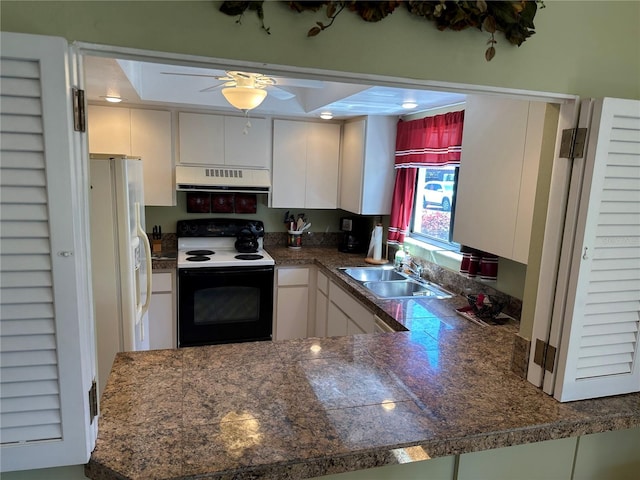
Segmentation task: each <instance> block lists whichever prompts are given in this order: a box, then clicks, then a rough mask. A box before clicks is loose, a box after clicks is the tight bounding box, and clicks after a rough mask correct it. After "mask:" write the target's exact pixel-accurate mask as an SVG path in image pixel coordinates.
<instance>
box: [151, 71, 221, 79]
mask: <svg viewBox="0 0 640 480" xmlns="http://www.w3.org/2000/svg"><path fill="white" fill-rule="evenodd" d="M160 73H161V74H162V75H180V76H182V77H208V78H218V77H219V76H220V75H205V74H201V73H178V72H160Z"/></svg>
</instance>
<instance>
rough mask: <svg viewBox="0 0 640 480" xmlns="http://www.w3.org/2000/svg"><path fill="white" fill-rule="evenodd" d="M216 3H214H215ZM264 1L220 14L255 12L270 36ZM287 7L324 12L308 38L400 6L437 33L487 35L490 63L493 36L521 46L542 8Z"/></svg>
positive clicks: (455, 4)
mask: <svg viewBox="0 0 640 480" xmlns="http://www.w3.org/2000/svg"><path fill="white" fill-rule="evenodd" d="M216 3H217V2H216ZM263 3H264V1H224V2H222V5H221V6H220V11H221V12H222V13H225V14H227V15H231V16H237V17H238V20H237V21H236V22H237V23H241V20H242V15H243V14H244V13H245V12H246V11H247V10H249V11H255V12H256V14H257V15H258V18H259V19H260V21H261V22H262V28H263V29H264V30H265V32H267V33H270V32H269V28H268V27H266V26H265V25H264V10H263V8H262V7H263ZM279 3H284V4H287V5H288V6H289V8H290V9H292V10H293V11H296V12H303V11H305V10H311V11H318V10H321V9H324V11H325V15H326V17H327V18H328V19H329V21H328V22H327V23H325V22H316V24H315V25H314V26H313V27H311V29H309V31H308V32H307V36H309V37H314V36H316V35H318V34H319V33H320V32H322V31H323V30H326V29H327V28H329V27H330V26H331V25H332V24H333V22H334V21H335V19H336V17H337V16H338V15H340V13H342V12H343V11H345V10H347V11H350V12H353V13H355V14H357V15H358V16H360V18H362V19H363V20H365V21H367V22H379V21H380V20H382V19H383V18H385V17H386V16H388V15H390V14H391V13H393V11H394V10H395V9H396V8H397V7H400V6H404V7H405V8H407V10H408V11H409V12H410V13H411V14H412V15H416V16H418V17H422V18H424V19H426V20H429V21H432V22H435V24H436V28H437V29H438V30H447V29H450V30H454V31H458V30H464V29H465V28H469V27H474V28H477V29H478V30H480V31H485V32H487V33H489V34H490V37H489V40H488V41H487V44H488V45H489V46H488V47H487V50H486V52H485V58H486V60H487V61H490V60H491V59H492V58H493V57H494V56H495V54H496V49H495V44H496V43H497V42H498V41H497V40H496V39H495V33H496V32H502V33H503V34H504V36H505V37H506V39H507V40H508V41H509V43H511V44H512V45H518V46H520V45H522V43H523V42H524V41H525V40H526V39H527V38H529V37H530V36H531V35H533V34H534V33H535V30H534V28H535V27H534V25H533V19H534V17H535V16H536V12H537V4H538V3H539V4H540V8H544V6H545V5H544V3H543V2H542V1H541V0H516V1H486V0H468V1H464V0H436V1H419V0H396V1H366V0H347V1H345V0H342V1H336V0H325V1H296V2H290V1H289V2H279Z"/></svg>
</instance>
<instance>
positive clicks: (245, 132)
mask: <svg viewBox="0 0 640 480" xmlns="http://www.w3.org/2000/svg"><path fill="white" fill-rule="evenodd" d="M244 116H245V117H247V124H246V125H245V126H244V130H243V131H242V134H243V135H249V129H250V128H251V120H250V119H249V110H245V111H244Z"/></svg>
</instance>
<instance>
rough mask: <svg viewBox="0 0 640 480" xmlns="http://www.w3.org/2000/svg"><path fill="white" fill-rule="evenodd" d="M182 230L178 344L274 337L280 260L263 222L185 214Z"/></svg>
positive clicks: (179, 268) (179, 245)
mask: <svg viewBox="0 0 640 480" xmlns="http://www.w3.org/2000/svg"><path fill="white" fill-rule="evenodd" d="M177 235H178V346H179V347H187V346H198V345H211V344H216V343H231V342H248V341H257V340H271V336H272V330H273V328H272V321H273V285H274V265H275V261H274V259H273V257H271V255H269V254H268V253H267V252H266V251H265V250H264V248H263V239H264V225H263V223H262V222H261V221H258V220H242V219H197V220H181V221H179V222H178V225H177ZM239 250H240V251H239Z"/></svg>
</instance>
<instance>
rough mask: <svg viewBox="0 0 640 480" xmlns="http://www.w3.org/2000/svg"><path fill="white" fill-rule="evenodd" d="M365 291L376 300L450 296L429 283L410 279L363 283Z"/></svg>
mask: <svg viewBox="0 0 640 480" xmlns="http://www.w3.org/2000/svg"><path fill="white" fill-rule="evenodd" d="M362 285H363V286H364V287H365V288H366V289H368V290H369V291H370V292H371V293H373V294H374V295H375V296H377V297H378V298H407V297H433V298H450V297H451V295H450V294H449V293H447V292H445V291H444V290H441V289H439V288H438V287H436V286H435V285H432V284H430V283H422V282H417V281H415V280H411V279H405V280H403V281H389V282H364V283H363V284H362Z"/></svg>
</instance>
